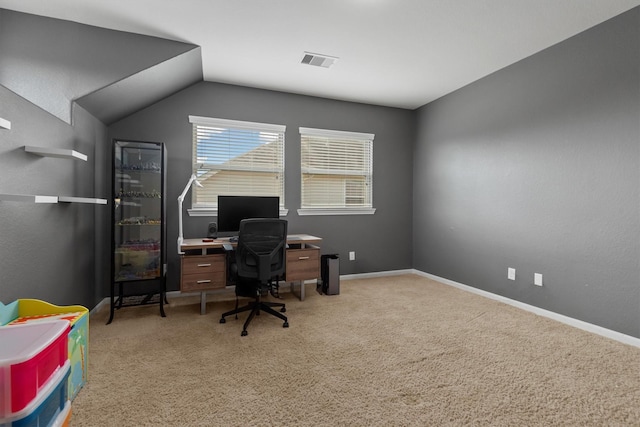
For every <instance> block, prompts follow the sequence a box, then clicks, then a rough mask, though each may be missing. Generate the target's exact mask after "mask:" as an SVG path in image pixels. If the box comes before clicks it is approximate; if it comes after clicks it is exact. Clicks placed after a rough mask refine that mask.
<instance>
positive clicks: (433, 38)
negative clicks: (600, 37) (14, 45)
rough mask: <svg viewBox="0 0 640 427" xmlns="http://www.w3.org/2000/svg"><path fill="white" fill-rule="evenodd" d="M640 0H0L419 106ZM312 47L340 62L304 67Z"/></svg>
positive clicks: (274, 73)
mask: <svg viewBox="0 0 640 427" xmlns="http://www.w3.org/2000/svg"><path fill="white" fill-rule="evenodd" d="M638 5H640V0H606V1H603V0H447V1H445V0H401V1H397V0H395V1H392V0H322V1H300V0H277V1H264V0H234V1H229V0H207V1H204V0H182V1H180V2H176V1H168V0H166V1H160V0H126V1H123V0H82V1H80V0H29V1H24V0H0V8H4V9H9V10H15V11H20V12H26V13H29V14H35V15H42V16H47V17H53V18H58V19H63V20H70V21H74V22H78V23H84V24H90V25H94V26H98V27H103V28H108V29H115V30H120V31H127V32H133V33H138V34H144V35H150V36H156V37H162V38H166V39H171V40H175V41H180V42H185V43H188V44H191V45H196V46H199V47H200V48H201V55H202V75H203V77H204V80H208V81H216V82H223V83H231V84H237V85H244V86H249V87H257V88H265V89H273V90H279V91H286V92H292V93H299V94H307V95H314V96H321V97H327V98H333V99H342V100H348V101H356V102H363V103H369V104H375V105H385V106H392V107H400V108H408V109H414V108H417V107H419V106H421V105H424V104H426V103H428V102H430V101H433V100H435V99H437V98H439V97H441V96H443V95H445V94H447V93H450V92H452V91H454V90H456V89H458V88H460V87H462V86H465V85H467V84H469V83H471V82H473V81H475V80H477V79H479V78H482V77H483V76H486V75H488V74H490V73H493V72H494V71H497V70H499V69H501V68H503V67H505V66H508V65H510V64H513V63H515V62H517V61H519V60H521V59H523V58H526V57H528V56H530V55H532V54H534V53H536V52H539V51H541V50H543V49H545V48H547V47H549V46H552V45H554V44H556V43H558V42H560V41H562V40H565V39H567V38H569V37H571V36H573V35H575V34H577V33H579V32H582V31H584V30H586V29H588V28H590V27H592V26H594V25H597V24H599V23H601V22H603V21H605V20H607V19H609V18H612V17H614V16H616V15H618V14H620V13H623V12H625V11H627V10H629V9H631V8H633V7H636V6H638ZM305 52H311V53H316V54H323V55H328V56H331V57H336V58H338V59H337V60H336V61H335V63H334V64H333V65H332V66H331V67H329V68H324V67H314V66H310V65H305V64H301V60H302V58H303V56H304V54H305Z"/></svg>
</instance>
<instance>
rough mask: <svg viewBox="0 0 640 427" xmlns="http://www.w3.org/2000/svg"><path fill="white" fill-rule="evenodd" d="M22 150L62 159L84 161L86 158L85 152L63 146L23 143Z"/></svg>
mask: <svg viewBox="0 0 640 427" xmlns="http://www.w3.org/2000/svg"><path fill="white" fill-rule="evenodd" d="M24 151H26V152H27V153H32V154H37V155H38V156H43V157H59V158H62V159H75V160H84V161H85V162H86V161H87V158H88V157H87V155H86V154H82V153H80V152H78V151H75V150H67V149H64V148H48V147H34V146H31V145H25V146H24Z"/></svg>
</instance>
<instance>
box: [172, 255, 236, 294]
mask: <svg viewBox="0 0 640 427" xmlns="http://www.w3.org/2000/svg"><path fill="white" fill-rule="evenodd" d="M226 268H227V264H226V255H225V254H213V255H202V256H198V255H194V256H183V257H182V272H181V273H182V274H181V281H180V290H181V291H183V292H195V291H205V290H209V289H219V288H224V287H225V286H226V285H227V272H226Z"/></svg>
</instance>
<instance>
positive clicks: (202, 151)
mask: <svg viewBox="0 0 640 427" xmlns="http://www.w3.org/2000/svg"><path fill="white" fill-rule="evenodd" d="M189 121H190V122H191V123H192V124H193V155H192V158H193V171H194V173H195V174H196V176H197V177H198V181H199V182H200V183H201V184H202V187H197V186H194V187H193V195H192V207H193V208H196V209H197V208H212V207H213V208H215V207H217V203H218V195H250V196H278V197H280V206H284V132H285V130H286V127H285V126H281V125H273V124H266V123H253V122H243V121H236V120H225V119H213V118H208V117H197V116H189Z"/></svg>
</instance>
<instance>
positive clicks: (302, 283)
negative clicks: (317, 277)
mask: <svg viewBox="0 0 640 427" xmlns="http://www.w3.org/2000/svg"><path fill="white" fill-rule="evenodd" d="M295 283H296V282H290V286H291V293H292V294H294V295H295V292H294V291H293V287H294V286H295ZM298 283H300V301H304V280H300V281H299V282H298Z"/></svg>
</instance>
